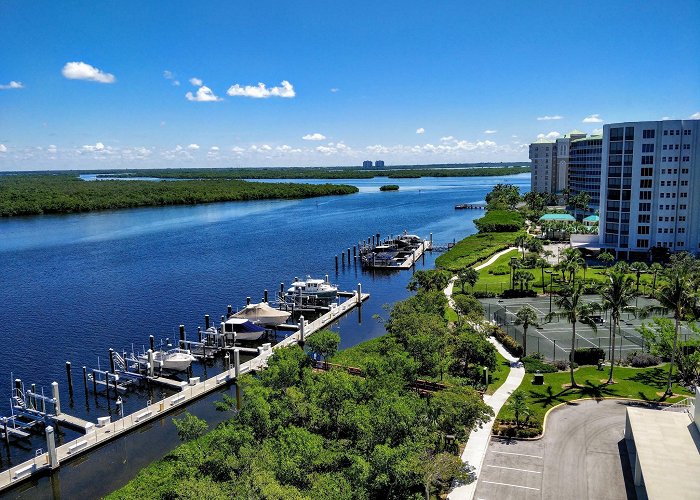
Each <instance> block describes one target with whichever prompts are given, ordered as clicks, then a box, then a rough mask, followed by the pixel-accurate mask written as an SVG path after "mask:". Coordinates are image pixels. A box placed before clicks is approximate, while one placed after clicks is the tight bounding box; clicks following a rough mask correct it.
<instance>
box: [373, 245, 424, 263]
mask: <svg viewBox="0 0 700 500" xmlns="http://www.w3.org/2000/svg"><path fill="white" fill-rule="evenodd" d="M430 249H432V243H431V242H430V241H428V240H424V241H423V242H422V243H421V244H420V245H419V246H418V248H416V249H415V250H413V252H411V254H410V255H409V256H408V257H406V259H404V261H403V262H401V263H400V264H395V263H393V262H392V263H390V264H383V263H375V264H370V265H369V267H370V268H372V269H411V267H413V265H414V264H415V263H416V261H417V260H418V259H420V258H421V256H422V255H423V254H424V253H425V252H426V251H427V250H430Z"/></svg>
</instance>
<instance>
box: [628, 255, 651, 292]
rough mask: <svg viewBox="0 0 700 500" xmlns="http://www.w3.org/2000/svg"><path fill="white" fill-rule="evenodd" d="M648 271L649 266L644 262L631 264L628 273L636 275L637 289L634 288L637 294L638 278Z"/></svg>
mask: <svg viewBox="0 0 700 500" xmlns="http://www.w3.org/2000/svg"><path fill="white" fill-rule="evenodd" d="M648 270H649V266H647V265H646V263H645V262H633V263H632V265H631V266H630V271H632V272H634V273H636V274H637V288H636V291H637V292H639V278H641V276H642V273H645V272H647V271H648Z"/></svg>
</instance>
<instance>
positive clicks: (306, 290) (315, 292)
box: [284, 276, 338, 302]
mask: <svg viewBox="0 0 700 500" xmlns="http://www.w3.org/2000/svg"><path fill="white" fill-rule="evenodd" d="M337 296H338V287H337V286H335V285H331V284H330V283H329V282H328V276H326V279H325V280H322V279H314V278H312V277H311V276H307V277H306V279H305V280H299V278H294V282H293V283H292V286H291V287H289V289H287V294H286V295H285V297H284V299H285V302H299V301H300V300H299V298H300V297H301V299H308V298H311V297H313V298H314V299H316V300H319V301H322V302H330V301H332V300H335V298H336V297H337Z"/></svg>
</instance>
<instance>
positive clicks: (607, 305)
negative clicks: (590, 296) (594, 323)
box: [600, 271, 637, 384]
mask: <svg viewBox="0 0 700 500" xmlns="http://www.w3.org/2000/svg"><path fill="white" fill-rule="evenodd" d="M636 296H637V292H636V291H635V289H634V280H633V279H632V277H630V276H627V275H625V274H624V273H622V272H619V271H612V272H610V273H609V274H608V276H607V282H606V283H605V285H603V287H602V288H601V290H600V298H601V299H602V307H603V309H607V310H608V311H610V321H611V322H612V330H611V331H612V339H611V346H612V349H611V354H610V376H609V377H608V381H607V383H608V384H614V383H615V380H614V379H613V370H614V369H615V334H616V333H619V331H620V316H621V315H622V313H623V312H625V311H634V312H636V311H637V308H636V307H634V306H630V303H631V302H632V300H634V298H635V297H636Z"/></svg>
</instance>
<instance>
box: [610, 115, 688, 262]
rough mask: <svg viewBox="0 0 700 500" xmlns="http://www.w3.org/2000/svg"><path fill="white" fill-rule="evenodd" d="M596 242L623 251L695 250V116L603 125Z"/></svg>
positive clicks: (627, 252)
mask: <svg viewBox="0 0 700 500" xmlns="http://www.w3.org/2000/svg"><path fill="white" fill-rule="evenodd" d="M601 154H602V162H601V179H602V181H601V186H600V231H599V244H600V246H601V247H603V248H610V249H614V250H615V251H616V252H625V253H626V254H628V255H629V254H630V253H636V254H642V253H644V254H646V253H648V252H650V250H651V249H652V248H659V249H661V251H663V252H666V251H668V252H678V251H688V252H690V253H693V254H699V253H700V191H699V190H698V189H697V186H700V163H699V162H698V155H699V154H700V121H699V120H665V121H646V122H625V123H612V124H609V125H605V126H604V128H603V144H602V153H601Z"/></svg>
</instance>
